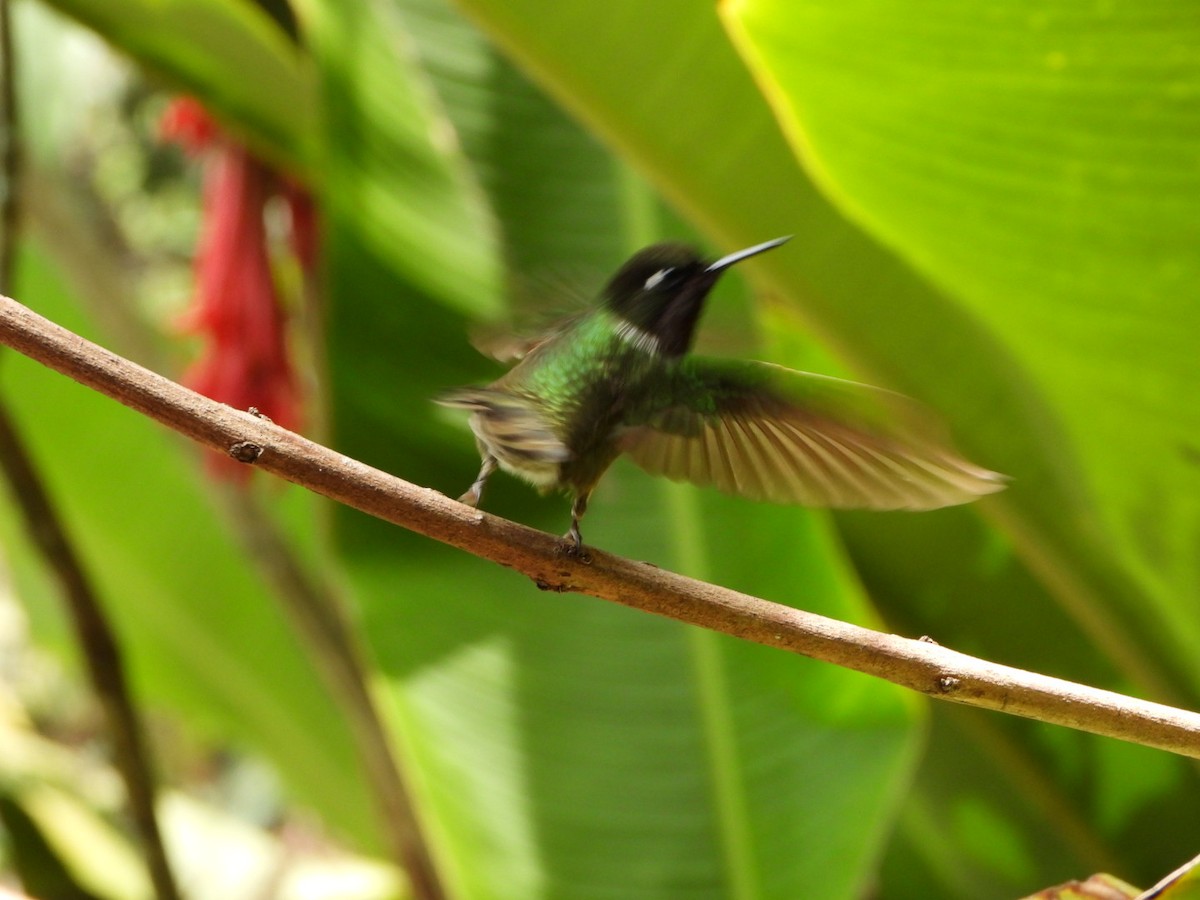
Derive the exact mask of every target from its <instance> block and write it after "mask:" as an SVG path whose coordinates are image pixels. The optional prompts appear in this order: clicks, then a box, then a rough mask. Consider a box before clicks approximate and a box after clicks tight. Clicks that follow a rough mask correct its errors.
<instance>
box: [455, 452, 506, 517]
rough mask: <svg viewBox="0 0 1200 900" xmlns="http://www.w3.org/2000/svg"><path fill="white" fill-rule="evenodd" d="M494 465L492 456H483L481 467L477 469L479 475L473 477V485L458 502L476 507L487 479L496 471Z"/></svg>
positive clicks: (481, 497) (494, 461) (494, 460)
mask: <svg viewBox="0 0 1200 900" xmlns="http://www.w3.org/2000/svg"><path fill="white" fill-rule="evenodd" d="M496 465H497V463H496V458H495V457H494V456H491V455H489V454H484V457H483V465H482V467H480V469H479V474H478V475H476V476H475V482H474V484H472V485H471V487H470V488H469V489H468V490H467V492H466V493H465V494H463V495H462V496H461V497H459V498H458V502H459V503H465V504H467V506H478V505H479V501H480V500H481V499H483V486H484V485H485V484H487V480H488V477H489V476H490V475H491V474H492V473H493V472H495V471H496Z"/></svg>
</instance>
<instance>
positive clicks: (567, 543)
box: [559, 531, 592, 565]
mask: <svg viewBox="0 0 1200 900" xmlns="http://www.w3.org/2000/svg"><path fill="white" fill-rule="evenodd" d="M559 552H561V553H562V555H563V556H569V557H570V558H571V559H575V560H578V561H579V562H581V563H583V564H584V565H588V564H590V563H591V561H592V557H591V555H590V554H589V553H588V551H587V547H585V546H583V542H582V541H581V540H580V539H579V535H578V532H574V533H572V532H571V531H568V532H567V533H566V534H564V535H563V537H562V543H561V544H560V545H559Z"/></svg>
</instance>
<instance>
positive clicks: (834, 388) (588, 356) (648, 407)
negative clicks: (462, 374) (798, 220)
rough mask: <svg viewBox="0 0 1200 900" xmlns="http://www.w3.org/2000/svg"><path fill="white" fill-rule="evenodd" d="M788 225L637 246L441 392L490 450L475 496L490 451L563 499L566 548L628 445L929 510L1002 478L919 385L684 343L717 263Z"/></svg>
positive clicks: (775, 498) (836, 499)
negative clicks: (553, 317) (961, 451)
mask: <svg viewBox="0 0 1200 900" xmlns="http://www.w3.org/2000/svg"><path fill="white" fill-rule="evenodd" d="M787 240H789V238H788V237H782V238H777V239H775V240H772V241H766V242H765V243H761V244H756V245H754V246H753V247H747V248H746V249H744V250H739V251H737V252H736V253H730V254H729V255H727V256H723V257H721V258H720V259H718V260H716V261H715V262H705V261H704V260H703V259H702V258H701V257H700V255H699V254H698V253H697V252H696V251H695V250H694V249H692V248H690V247H688V246H686V245H682V244H675V243H664V244H656V245H654V246H652V247H648V248H646V249H644V250H641V251H640V252H638V253H637V254H635V255H634V256H633V257H632V258H631V259H630V260H629V261H628V262H626V263H625V264H624V265H623V266H621V268H620V269H619V270H618V271H617V273H616V274H615V275H614V276H613V277H612V279H611V280H610V281H609V282H608V284H607V285H606V286H605V287H604V289H603V291H602V292H601V294H600V297H599V298H598V300H597V302H596V303H595V304H593V305H592V306H591V307H590V308H589V309H588V310H586V311H585V312H583V313H581V314H579V315H577V316H574V317H572V318H569V319H566V320H564V321H563V322H560V323H559V324H558V325H556V326H554V327H552V328H551V329H550V330H549V331H548V332H546V333H545V334H542V335H540V336H538V337H537V338H536V339H534V340H532V341H529V342H528V344H527V345H526V346H525V347H523V348H522V352H521V353H519V354H518V356H519V358H520V361H519V362H518V363H517V365H516V366H514V367H513V368H512V369H510V370H509V371H508V372H507V373H506V374H505V375H503V376H502V377H501V378H499V379H498V380H496V381H494V382H492V383H491V384H489V385H486V386H476V387H464V388H458V389H456V390H451V391H448V392H446V393H443V394H441V395H440V396H438V397H436V398H435V401H436V402H437V403H440V404H442V405H443V406H449V407H454V408H458V409H465V410H468V411H469V412H470V413H471V416H470V420H469V421H470V427H471V430H472V432H474V434H475V442H476V444H477V446H478V448H479V453H480V456H481V457H482V460H483V463H482V466H481V467H480V469H479V474H478V476H477V477H476V478H475V481H474V483H473V484H472V485H471V487H470V489H469V490H468V491H467V492H466V493H465V494H463V495H462V497H460V498H459V499H460V501H461V502H463V503H466V504H468V505H470V506H478V504H479V501H480V499H481V498H482V496H483V490H484V486H485V485H486V484H487V481H488V478H489V477H491V475H492V474H493V473H494V472H495V471H496V469H497V467H499V468H501V469H503V470H505V471H506V472H509V473H510V474H512V475H516V476H517V477H519V478H522V479H524V480H526V481H528V482H530V483H531V484H533V485H534V486H535V487H537V488H538V489H539V490H540V491H541V492H542V493H547V492H549V491H563V492H565V493H567V494H568V495H569V496H570V498H571V500H572V503H571V527H570V529H569V530H568V531H567V533H566V534H565V535H563V538H564V541H565V542H566V547H565V549H566V551H567V552H568V553H569V554H571V555H574V556H581V555H582V554H583V537H582V535H581V533H580V530H579V522H580V520H581V519H582V518H583V515H584V513H585V512H586V510H587V505H588V498H589V497H590V496H591V493H592V490H593V489H594V488H595V487H596V484H597V483H598V482H599V481H600V478H601V476H603V475H604V473H605V471H606V470H607V469H608V467H609V466H610V465H612V463H613V461H614V460H616V458H617V457H618V456H620V455H621V454H626V455H628V456H629V457H630V458H631V459H632V460H633V462H634V463H636V464H637V465H638V466H640V467H641V468H642V469H644V470H645V471H647V472H649V473H651V474H653V475H663V476H666V477H667V478H670V479H673V480H676V481H687V482H691V483H693V484H697V485H702V486H705V485H711V486H714V487H716V488H717V489H719V490H721V491H724V492H726V493H729V494H735V495H739V496H742V497H747V498H750V499H753V500H765V501H772V502H776V503H795V504H802V505H805V506H816V507H833V508H843V509H847V508H866V509H878V510H891V509H909V510H925V509H936V508H938V507H943V506H952V505H956V504H960V503H967V502H969V501H971V500H973V499H975V498H976V497H979V496H981V495H983V494H989V493H992V492H994V491H998V490H1001V489H1002V488H1003V487H1004V485H1005V482H1006V480H1007V479H1006V478H1005V477H1004V476H1003V475H1000V474H998V473H996V472H992V471H989V470H988V469H985V468H982V467H980V466H977V465H974V464H973V463H970V462H968V461H967V460H965V459H963V458H962V457H961V456H959V455H958V454H957V453H955V452H954V451H953V450H952V449H950V448H949V446H948V445H946V444H945V443H943V442H941V441H939V440H936V439H934V438H933V437H932V436H931V431H932V429H931V428H930V427H929V425H928V423H927V422H926V421H924V417H923V416H922V415H921V414H920V412H919V410H917V409H916V406H915V404H914V402H913V401H910V400H908V399H907V398H905V397H903V396H901V395H899V394H894V393H892V392H890V391H886V390H882V389H879V388H873V387H869V386H867V385H862V384H857V383H855V382H851V381H844V380H842V379H838V378H832V377H829V376H825V375H818V374H814V373H810V372H798V371H795V370H792V369H787V368H784V367H782V366H777V365H773V364H770V363H764V362H754V361H747V360H737V359H722V358H712V357H705V356H698V355H694V354H691V353H690V352H689V351H690V349H691V346H692V340H693V337H694V336H695V332H696V326H697V323H698V322H699V319H700V314H701V312H702V311H703V308H704V302H705V300H706V298H707V297H708V294H709V291H710V290H711V289H712V287H713V285H714V284H716V282H717V280H718V279H719V278H720V277H721V274H722V273H723V272H725V271H726V270H727V269H729V268H730V267H731V266H733V265H734V264H735V263H739V262H741V261H743V260H746V259H749V258H751V257H753V256H757V255H758V254H760V253H763V252H765V251H767V250H771V249H773V248H775V247H778V246H779V245H780V244H783V243H784V242H786V241H787Z"/></svg>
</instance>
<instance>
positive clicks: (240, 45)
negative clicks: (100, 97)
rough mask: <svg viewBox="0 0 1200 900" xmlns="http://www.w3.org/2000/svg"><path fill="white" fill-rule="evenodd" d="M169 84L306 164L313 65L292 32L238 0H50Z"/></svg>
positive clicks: (278, 155)
mask: <svg viewBox="0 0 1200 900" xmlns="http://www.w3.org/2000/svg"><path fill="white" fill-rule="evenodd" d="M51 5H52V6H55V7H57V8H58V9H59V10H61V11H62V12H64V13H66V14H68V15H70V16H72V17H74V18H76V19H78V20H79V21H80V22H83V23H84V24H86V25H88V26H89V27H91V28H93V29H95V30H96V31H97V32H98V33H100V34H102V35H103V36H104V37H106V38H107V39H108V40H110V41H111V42H112V43H113V45H114V46H116V47H120V48H121V49H122V50H124V51H125V52H126V53H129V54H130V55H132V56H133V57H135V58H136V59H137V60H138V61H140V62H141V63H143V64H144V65H146V66H147V67H148V68H149V69H151V70H152V71H155V72H158V73H159V74H160V75H163V76H165V77H166V78H168V79H169V80H170V81H171V82H172V83H173V84H174V86H175V87H176V88H177V89H179V90H181V91H185V92H188V93H194V94H196V95H197V97H199V98H200V99H201V100H203V101H204V103H205V105H206V106H207V107H208V108H209V109H211V110H212V111H214V112H219V113H220V114H222V117H223V121H225V122H226V123H228V124H230V125H233V126H235V127H236V128H237V129H238V131H239V133H240V134H241V135H242V136H243V137H244V138H247V139H249V140H250V141H251V142H252V143H253V144H254V145H255V146H256V148H257V149H259V150H260V151H262V152H265V153H267V154H268V155H270V156H272V157H273V158H275V159H277V160H279V161H281V162H283V163H285V164H287V165H289V166H293V167H297V166H299V167H311V166H312V165H313V164H314V162H315V161H314V159H313V156H312V151H313V138H314V137H315V131H314V129H315V126H316V124H317V122H316V116H317V108H318V107H317V97H316V94H315V91H314V88H315V83H314V79H313V71H312V68H311V66H310V64H309V61H308V58H307V56H306V55H305V54H304V53H303V51H302V50H301V48H300V47H299V46H298V45H297V44H296V43H295V41H294V40H292V39H291V38H289V37H288V36H287V34H286V33H285V32H284V30H283V29H282V28H281V27H280V26H279V25H278V24H277V23H275V22H274V21H272V20H271V18H270V17H269V16H267V14H266V13H265V12H263V10H262V9H261V8H260V7H259V6H258V5H257V4H254V3H246V2H242V0H104V2H103V3H94V2H92V0H51Z"/></svg>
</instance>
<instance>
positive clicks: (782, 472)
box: [622, 357, 1007, 510]
mask: <svg viewBox="0 0 1200 900" xmlns="http://www.w3.org/2000/svg"><path fill="white" fill-rule="evenodd" d="M921 419H922V416H921V414H920V412H919V410H918V409H917V407H916V404H914V403H913V402H912V401H911V400H908V399H907V398H904V397H902V396H900V395H898V394H893V393H891V392H889V391H884V390H880V389H877V388H871V387H867V386H866V385H861V384H855V383H853V382H849V381H842V380H840V379H837V378H829V377H826V376H822V375H813V374H809V373H806V372H796V371H793V370H791V369H784V368H782V367H780V366H773V365H769V364H767V363H746V362H740V361H728V362H727V361H724V360H715V359H704V358H700V357H689V358H687V359H685V360H684V361H683V362H681V363H680V366H679V369H678V370H677V372H676V375H675V381H674V383H673V384H672V386H671V390H670V399H669V402H668V403H667V404H665V405H663V406H662V407H661V408H659V409H658V410H657V411H655V412H654V413H653V414H652V415H651V416H649V417H648V418H647V419H646V421H644V422H642V423H638V424H637V425H635V426H634V427H632V428H630V429H628V430H627V431H626V432H625V433H624V434H623V435H622V449H623V450H624V451H625V452H627V453H628V454H629V455H630V456H631V457H632V458H633V461H634V462H635V463H637V464H638V465H639V466H641V468H643V469H645V470H646V471H647V472H650V473H651V474H654V475H665V476H666V477H668V478H671V479H674V480H676V481H689V482H691V483H693V484H698V485H712V486H714V487H716V488H718V489H720V490H722V491H725V492H726V493H729V494H737V495H740V496H743V497H749V498H751V499H754V500H769V501H772V502H775V503H799V504H803V505H804V506H828V507H837V508H841V509H852V508H865V509H910V510H918V509H936V508H938V507H942V506H953V505H955V504H959V503H966V502H968V501H970V500H973V499H975V498H976V497H979V496H980V495H983V494H990V493H993V492H995V491H999V490H1001V489H1003V487H1004V485H1005V482H1006V481H1007V479H1006V478H1005V477H1004V476H1003V475H999V474H997V473H996V472H991V471H989V470H987V469H984V468H981V467H979V466H976V465H974V464H972V463H970V462H968V461H967V460H965V459H963V458H962V457H960V456H959V455H957V454H956V453H955V452H954V451H952V450H950V449H949V448H948V447H947V446H946V445H945V444H943V443H941V442H939V441H937V440H936V439H935V437H934V436H933V428H932V427H931V426H930V425H928V424H927V423H925V424H923V423H922V421H921Z"/></svg>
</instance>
